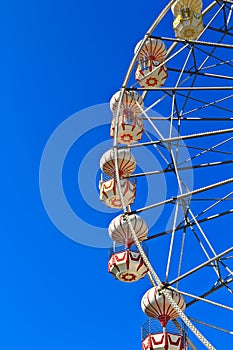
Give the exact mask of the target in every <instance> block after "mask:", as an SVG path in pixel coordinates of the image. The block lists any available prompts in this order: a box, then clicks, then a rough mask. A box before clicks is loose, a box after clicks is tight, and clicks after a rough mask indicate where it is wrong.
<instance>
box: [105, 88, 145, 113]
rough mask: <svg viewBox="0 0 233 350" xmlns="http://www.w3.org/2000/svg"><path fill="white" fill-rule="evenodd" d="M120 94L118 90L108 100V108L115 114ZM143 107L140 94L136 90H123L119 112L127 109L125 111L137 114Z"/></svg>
mask: <svg viewBox="0 0 233 350" xmlns="http://www.w3.org/2000/svg"><path fill="white" fill-rule="evenodd" d="M120 95H121V91H118V92H116V93H115V94H114V95H113V96H112V98H111V100H110V108H111V111H112V112H113V114H115V115H116V114H117V111H118V106H119V101H120ZM143 107H144V103H143V99H142V97H141V95H139V94H138V93H137V92H136V91H125V92H124V94H123V98H122V102H121V106H120V109H119V111H120V114H122V113H123V114H124V113H125V111H127V113H129V112H131V113H134V115H135V116H139V115H140V114H142V110H143Z"/></svg>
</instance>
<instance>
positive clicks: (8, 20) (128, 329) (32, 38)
mask: <svg viewBox="0 0 233 350" xmlns="http://www.w3.org/2000/svg"><path fill="white" fill-rule="evenodd" d="M166 3H167V1H164V0H161V1H151V0H148V1H144V2H142V1H138V0H134V1H131V0H129V1H127V2H126V1H123V0H119V1H118V2H109V1H106V0H104V1H93V0H91V1H87V2H85V1H84V2H81V3H80V2H78V1H73V0H67V1H54V0H47V1H45V0H41V1H40V2H34V1H28V0H22V1H21V2H18V1H15V0H12V1H11V0H9V1H8V2H5V3H4V4H2V6H1V14H0V17H1V18H0V33H1V34H0V37H1V58H0V60H1V67H2V69H1V72H2V73H1V85H0V86H1V97H2V98H1V121H2V128H1V129H2V135H1V144H2V146H1V148H2V167H1V175H2V181H1V185H2V191H1V202H2V205H1V212H2V220H1V222H2V229H1V248H0V266H1V288H0V305H1V308H0V310H1V311H0V329H1V331H0V348H1V349H3V350H16V349H17V350H32V349H33V350H39V349H40V350H41V349H44V350H47V349H52V350H53V349H54V350H55V349H56V350H75V349H80V350H81V349H88V350H89V349H94V348H95V349H97V350H100V349H101V350H108V349H111V350H116V349H121V350H131V349H132V350H136V349H140V348H141V341H140V337H141V335H140V327H141V324H142V323H143V322H145V320H146V316H145V315H144V314H143V313H142V311H141V309H140V300H141V296H142V295H143V294H144V292H145V291H146V290H147V289H148V288H149V287H150V284H149V282H148V280H147V279H144V280H143V281H140V282H139V283H137V284H123V283H120V282H118V281H115V280H114V279H113V278H112V277H111V276H110V275H109V274H108V273H107V261H108V250H107V249H96V248H91V247H87V246H84V245H82V244H78V243H76V242H74V241H72V240H70V239H68V238H67V237H66V236H65V235H63V234H62V233H61V232H59V230H58V229H57V228H56V227H55V226H54V225H53V224H52V222H51V221H50V220H49V217H48V216H47V213H46V211H45V209H44V207H43V204H42V201H41V197H40V192H39V184H38V182H39V181H38V176H39V175H38V174H39V164H40V159H41V155H42V152H43V149H44V147H45V144H46V142H47V140H48V139H49V137H50V135H51V134H52V132H53V131H54V130H55V129H56V128H57V127H58V126H59V125H60V124H61V123H62V122H63V121H64V120H66V119H67V118H68V117H69V116H71V115H72V114H74V113H76V112H78V111H80V110H82V109H83V108H87V107H90V106H93V105H96V104H102V103H107V102H108V101H109V99H110V98H111V96H112V94H113V93H114V92H115V91H116V90H118V89H119V88H120V86H121V84H122V81H123V78H124V75H125V73H126V70H127V67H128V64H129V62H130V60H131V57H132V53H133V49H134V46H135V44H136V43H137V42H138V41H139V40H140V39H141V38H142V37H143V35H144V34H145V32H146V30H147V29H148V27H149V26H150V25H151V23H152V21H153V20H154V19H155V17H156V15H157V14H158V13H159V12H160V10H161V9H162V8H163V7H164V6H165V4H166ZM164 30H166V25H165V24H164ZM96 118H99V120H100V125H102V124H103V123H104V122H105V118H104V117H103V118H102V117H101V115H96ZM80 123H82V120H81V118H80ZM101 130H102V129H101ZM101 130H100V132H102V131H101ZM100 135H101V134H100V133H99V134H98V135H97V134H96V135H90V137H91V138H92V139H91V140H90V144H89V142H88V141H87V140H85V142H84V144H83V147H84V148H83V152H85V149H86V152H88V151H89V149H90V147H91V146H90V145H93V147H94V144H95V142H94V141H93V138H95V137H96V138H97V140H98V141H99V142H101V140H100ZM103 135H104V140H103V141H105V140H106V130H105V129H103ZM78 146H79V145H78ZM78 146H76V148H74V150H73V151H72V154H71V155H70V158H68V159H67V162H68V163H67V165H66V164H65V168H64V171H65V175H66V176H67V179H64V182H65V183H66V191H67V193H68V194H69V196H70V202H71V203H73V205H74V208H75V211H76V212H77V213H79V212H80V215H82V216H83V217H85V215H86V216H88V215H89V214H88V212H84V211H85V209H83V207H82V206H80V207H79V202H78V200H77V202H76V198H75V195H76V194H77V188H76V186H77V167H78V166H79V164H80V163H81V159H80V157H79V152H80V151H79V149H78ZM88 147H89V148H88ZM104 147H105V145H103V149H104ZM105 148H106V147H105ZM75 152H77V156H76V155H75ZM75 157H77V158H75ZM75 159H76V160H75ZM72 161H73V162H74V163H73V165H72ZM87 176H89V177H91V176H92V173H91V172H89V173H88V174H87ZM72 193H73V194H72ZM96 193H97V191H96V188H94V189H93V196H96ZM142 199H143V197H142ZM96 201H98V198H97V200H96ZM86 210H88V208H87V209H86ZM82 211H83V212H82ZM101 215H102V216H101V218H103V222H104V225H105V226H104V225H103V227H107V222H109V221H110V219H111V218H112V217H113V216H114V215H113V214H112V213H110V214H106V215H104V214H101ZM85 220H87V218H86V217H85ZM89 220H90V222H91V223H92V224H94V221H95V220H97V221H98V220H99V221H100V217H99V216H98V215H97V213H95V214H93V212H91V213H90V217H89ZM222 223H223V221H222ZM224 223H225V225H229V224H230V219H228V221H227V224H226V221H224ZM98 225H101V224H100V222H98ZM212 228H213V230H216V231H215V236H217V235H218V232H217V230H218V229H219V228H220V225H219V226H217V225H216V226H214V225H212ZM226 228H227V226H226ZM79 230H81V228H80V227H77V231H79ZM82 230H83V228H82ZM87 230H88V227H87ZM160 230H163V228H162V227H161V229H159V231H160ZM82 234H83V235H85V230H83V232H82ZM151 254H152V255H153V246H152V252H151ZM197 283H202V282H201V281H200V280H199V281H198V282H197ZM229 296H230V294H229ZM190 310H191V309H190ZM198 310H199V307H197V309H196V311H195V312H196V314H197V315H195V316H197V317H198V312H199V311H198ZM195 312H194V314H195ZM214 312H216V314H215V316H214V317H217V316H218V313H217V312H218V310H217V311H215V310H214ZM229 316H230V313H229ZM229 320H230V319H229ZM226 323H228V322H225V326H226V327H227V324H226ZM220 324H221V322H220ZM228 328H231V327H230V326H229V327H228ZM208 332H209V334H210V335H211V336H212V340H215V341H216V343H215V344H218V347H217V348H218V349H221V348H223V345H222V344H221V334H220V335H219V339H218V340H217V339H215V335H213V334H212V332H211V331H207V332H206V335H208ZM226 339H229V340H228V342H229V344H230V342H231V344H233V341H232V339H231V338H230V337H228V338H226ZM224 347H225V346H224Z"/></svg>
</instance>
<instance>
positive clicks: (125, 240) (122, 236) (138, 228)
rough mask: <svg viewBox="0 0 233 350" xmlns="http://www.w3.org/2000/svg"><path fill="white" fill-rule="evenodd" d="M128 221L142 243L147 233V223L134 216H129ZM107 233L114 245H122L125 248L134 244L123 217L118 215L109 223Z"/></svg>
mask: <svg viewBox="0 0 233 350" xmlns="http://www.w3.org/2000/svg"><path fill="white" fill-rule="evenodd" d="M129 220H130V222H131V224H132V226H133V229H134V231H135V233H136V235H137V238H138V239H139V241H144V240H145V239H146V238H147V233H148V226H147V223H146V222H145V221H144V220H143V219H142V218H141V217H140V216H138V215H136V214H132V215H130V216H129ZM108 232H109V235H110V237H111V238H112V240H113V241H115V242H116V243H119V244H124V245H125V246H127V247H130V246H131V245H132V244H133V243H134V239H133V236H132V233H131V231H130V228H129V225H128V223H127V221H126V220H125V218H124V216H123V215H118V216H117V217H116V218H114V219H113V220H112V221H111V223H110V225H109V227H108Z"/></svg>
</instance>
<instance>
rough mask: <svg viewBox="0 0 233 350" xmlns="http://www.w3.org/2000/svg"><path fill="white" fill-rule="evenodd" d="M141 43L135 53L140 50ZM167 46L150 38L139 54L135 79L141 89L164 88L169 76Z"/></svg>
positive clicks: (158, 40)
mask: <svg viewBox="0 0 233 350" xmlns="http://www.w3.org/2000/svg"><path fill="white" fill-rule="evenodd" d="M140 45H141V41H139V43H138V44H137V45H136V47H135V50H134V53H135V54H136V53H137V51H138V50H139V46H140ZM166 54H167V50H166V46H165V44H164V43H163V41H162V40H160V39H155V38H149V39H147V41H146V42H145V44H144V45H143V46H142V48H141V49H140V52H139V54H138V63H139V64H138V67H137V69H136V73H135V78H136V80H137V81H138V82H139V84H140V87H142V88H146V89H153V88H155V87H158V86H163V85H164V83H165V81H166V78H167V76H168V73H167V67H166V64H165V63H164V64H163V62H164V61H165V59H166Z"/></svg>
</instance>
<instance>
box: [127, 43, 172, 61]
mask: <svg viewBox="0 0 233 350" xmlns="http://www.w3.org/2000/svg"><path fill="white" fill-rule="evenodd" d="M140 44H141V41H139V43H138V44H137V45H136V47H135V50H134V53H136V52H137V50H138V48H139V45H140ZM166 54H167V50H166V46H165V44H164V42H163V41H162V40H160V39H155V38H148V39H147V41H146V42H145V44H144V45H143V46H142V48H141V50H140V53H139V55H138V61H139V62H141V61H145V60H152V61H157V62H159V63H162V62H163V61H164V60H165V58H166Z"/></svg>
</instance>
